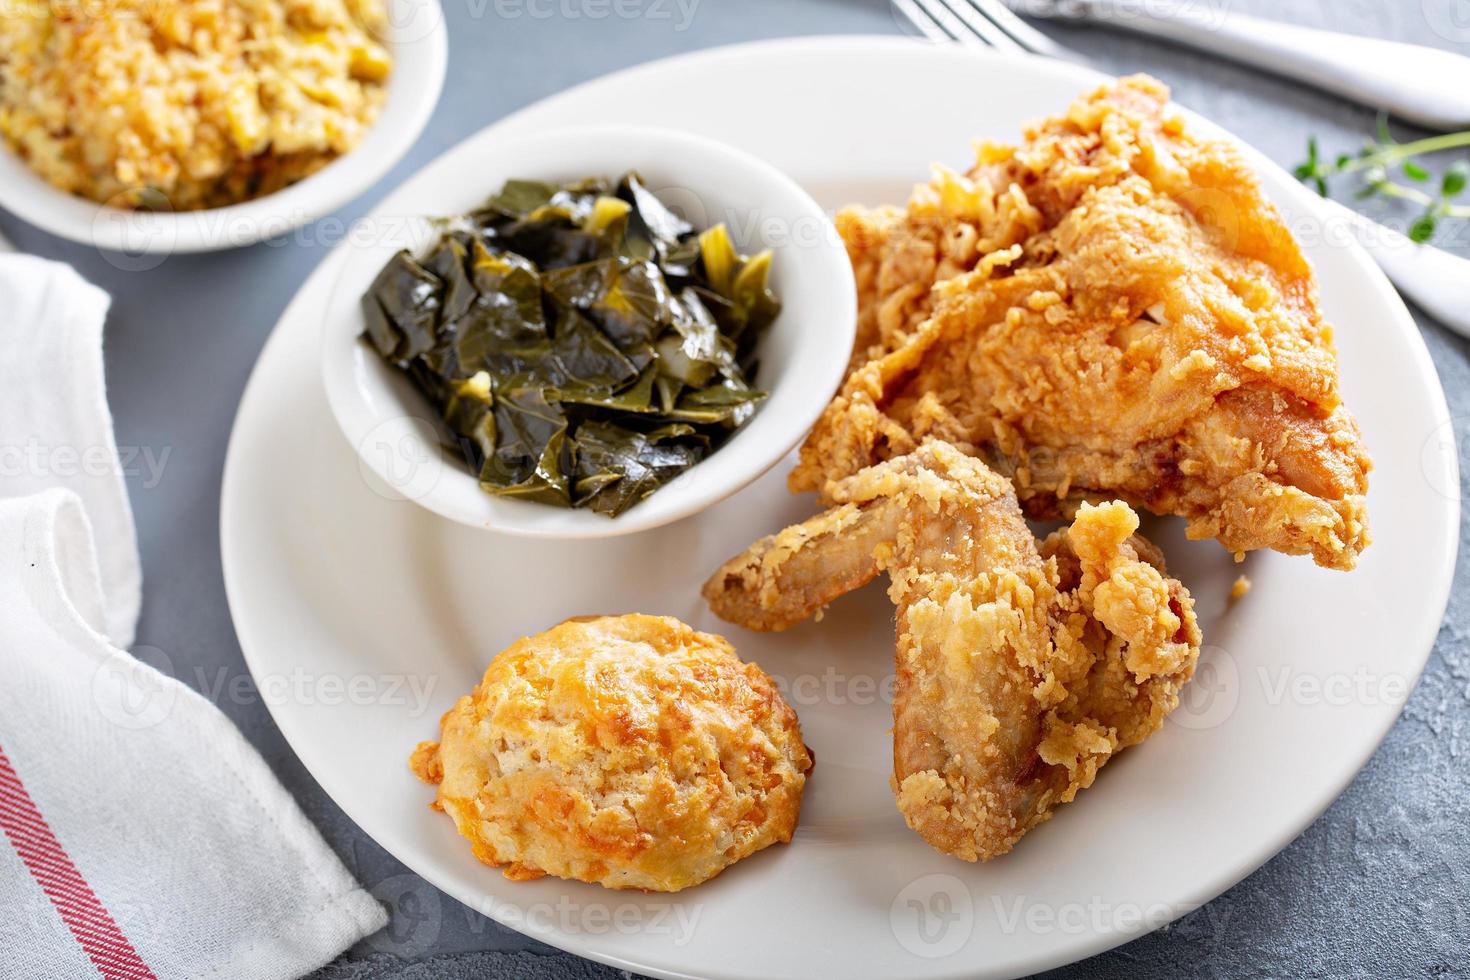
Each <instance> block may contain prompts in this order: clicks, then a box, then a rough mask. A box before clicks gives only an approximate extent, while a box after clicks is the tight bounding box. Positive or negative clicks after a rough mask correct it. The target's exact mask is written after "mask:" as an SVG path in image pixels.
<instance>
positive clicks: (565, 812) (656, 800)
mask: <svg viewBox="0 0 1470 980" xmlns="http://www.w3.org/2000/svg"><path fill="white" fill-rule="evenodd" d="M441 729H442V732H441V736H440V741H439V742H437V743H434V742H425V743H423V744H422V745H420V746H419V747H418V749H417V750H416V751H415V752H414V754H413V758H412V760H411V763H410V764H411V767H412V768H413V771H414V772H415V773H416V774H417V775H418V776H419V778H421V779H423V780H424V781H425V782H429V783H437V784H438V785H439V791H438V794H437V796H436V798H435V803H434V805H435V806H436V807H437V808H439V809H441V810H444V811H445V812H447V813H448V814H449V815H450V817H452V818H453V820H454V823H455V826H456V827H458V829H459V832H460V833H461V834H463V835H464V836H465V837H467V838H468V839H469V840H470V842H471V844H472V845H473V847H474V853H475V856H476V857H478V858H479V859H480V860H481V861H484V862H485V863H486V864H491V865H505V866H506V868H505V875H506V877H508V878H519V879H524V878H536V877H540V876H541V875H543V874H552V875H558V876H560V877H563V878H575V879H579V880H581V881H590V882H595V883H598V884H602V885H605V886H607V887H608V888H642V889H648V890H651V891H678V890H680V889H682V888H687V887H689V886H690V885H697V884H699V883H700V882H702V881H705V880H707V879H709V878H712V877H714V876H715V875H717V874H719V873H720V872H721V871H722V870H724V869H725V868H726V867H728V866H729V865H731V864H734V863H735V862H736V861H739V860H740V859H741V858H743V857H746V856H748V855H750V854H754V853H755V852H756V851H759V850H761V849H762V848H764V847H767V846H769V845H771V844H775V843H785V842H787V841H789V840H791V835H792V833H793V832H794V831H795V829H796V821H797V816H798V814H799V811H800V808H801V795H802V789H803V787H804V786H805V783H806V774H807V771H808V770H810V769H811V765H812V760H811V756H810V754H809V753H808V751H807V748H806V746H805V745H803V744H802V740H801V729H800V727H799V725H798V724H797V719H796V713H795V712H794V711H792V710H791V707H790V706H789V705H787V703H786V702H785V700H783V699H782V697H781V694H780V692H779V691H777V690H776V687H775V684H774V683H773V682H772V681H771V679H770V678H769V677H768V676H766V674H765V673H764V672H763V671H762V670H761V669H760V668H759V667H757V666H756V665H754V664H748V663H743V662H742V661H741V660H740V659H739V658H738V657H737V656H736V655H735V651H734V649H733V648H732V647H731V646H730V644H729V643H727V642H726V641H725V640H724V639H722V638H720V637H718V636H713V635H711V634H708V633H700V632H696V631H695V630H694V629H692V628H690V627H688V626H686V625H685V624H683V623H681V622H679V621H678V620H677V619H672V618H669V617H665V616H643V615H626V616H589V617H581V618H578V619H572V620H568V621H567V622H565V623H562V624H560V625H559V626H555V627H553V628H552V629H549V630H547V631H546V632H544V633H540V634H537V635H536V636H530V637H526V638H524V639H521V640H517V641H516V642H515V643H513V644H511V645H510V646H509V647H507V648H506V649H505V650H504V651H502V652H501V653H500V654H499V655H498V656H497V657H496V658H495V659H494V661H492V662H491V664H490V666H489V668H488V669H487V670H486V671H485V676H484V679H483V680H481V682H480V684H479V686H477V687H476V688H475V690H474V691H473V692H472V693H470V694H468V695H466V696H465V697H463V698H461V699H460V700H459V703H458V704H456V705H455V706H454V708H453V709H451V710H450V711H449V712H448V713H447V714H445V716H444V718H443V721H442V722H441Z"/></svg>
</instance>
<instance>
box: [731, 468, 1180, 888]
mask: <svg viewBox="0 0 1470 980" xmlns="http://www.w3.org/2000/svg"><path fill="white" fill-rule="evenodd" d="M828 497H829V498H830V499H831V500H832V502H833V504H834V506H833V508H832V509H831V510H829V511H827V512H826V513H823V514H819V515H818V516H816V517H813V518H812V519H811V520H809V521H806V522H805V523H802V524H798V525H795V526H793V527H789V528H787V529H786V530H784V531H782V532H780V533H779V534H775V535H772V536H770V537H767V538H763V539H762V540H760V541H758V542H756V543H755V544H754V545H752V546H751V548H750V549H749V550H747V551H746V552H745V553H744V554H742V555H739V556H737V557H735V558H732V559H731V560H730V561H729V562H727V563H726V564H725V565H724V566H723V567H722V568H720V569H719V571H717V572H716V573H715V574H714V575H713V576H712V577H711V578H710V580H709V581H708V582H707V583H706V584H705V586H704V595H705V598H706V599H707V600H708V601H709V603H710V607H711V608H712V609H713V610H714V611H715V613H716V614H717V615H719V616H720V617H721V618H723V619H726V620H728V621H730V622H734V623H739V624H741V625H744V626H747V627H749V628H751V629H757V630H781V629H785V628H787V627H789V626H791V625H794V624H795V623H797V622H799V621H800V620H802V619H805V618H807V617H809V616H811V615H813V614H815V613H816V612H818V611H819V610H820V609H821V608H822V607H823V606H825V605H826V604H827V603H829V602H831V601H832V600H833V599H835V598H837V597H838V596H840V595H842V594H843V593H845V592H848V591H850V590H852V589H854V588H857V587H858V586H860V585H862V584H864V583H866V582H868V581H870V580H871V579H873V578H874V577H875V576H877V575H878V574H879V573H882V572H886V573H888V575H889V578H890V585H889V590H888V591H889V596H890V597H891V598H892V600H893V602H894V604H895V606H896V607H897V614H898V615H897V661H896V672H897V677H896V681H897V683H896V688H895V696H894V705H893V788H894V791H895V793H896V795H897V799H898V808H899V810H900V811H901V812H902V813H903V816H904V819H905V820H906V821H907V822H908V824H909V826H910V827H912V828H913V829H914V830H916V831H917V832H918V833H919V834H920V835H921V836H922V837H923V838H924V839H925V840H926V841H928V842H929V843H930V844H931V845H933V846H934V847H935V848H937V849H939V850H940V851H943V852H945V853H947V854H952V855H954V856H956V857H959V858H963V859H964V860H967V861H974V860H985V859H989V858H992V857H995V856H997V855H999V854H1004V853H1005V852H1006V851H1008V850H1010V849H1011V848H1012V847H1013V846H1014V845H1015V843H1016V842H1017V841H1018V840H1019V839H1020V838H1021V837H1022V835H1024V834H1025V833H1026V832H1027V831H1028V830H1030V829H1031V828H1032V827H1035V826H1036V825H1037V824H1040V823H1042V822H1044V821H1045V820H1047V819H1048V818H1049V817H1050V816H1051V814H1052V811H1053V810H1054V809H1055V808H1056V807H1057V806H1058V805H1060V804H1062V803H1066V802H1069V801H1070V800H1072V799H1073V798H1074V797H1075V796H1076V795H1077V793H1078V792H1079V791H1080V790H1082V789H1085V788H1087V787H1088V786H1090V785H1092V782H1093V779H1094V778H1095V777H1096V775H1097V771H1098V769H1099V768H1101V767H1102V765H1103V764H1104V763H1106V762H1107V760H1108V759H1110V758H1111V757H1112V756H1113V755H1114V754H1115V753H1116V752H1118V751H1119V750H1120V749H1123V748H1125V747H1127V746H1130V745H1136V744H1137V743H1139V742H1141V741H1143V740H1144V739H1145V738H1147V737H1148V736H1149V735H1150V734H1152V733H1153V732H1154V731H1157V730H1158V728H1159V726H1160V725H1161V724H1162V723H1163V719H1164V717H1165V715H1167V714H1168V713H1169V712H1170V711H1171V710H1173V708H1174V707H1175V706H1176V705H1177V703H1178V694H1179V688H1180V687H1181V685H1183V684H1184V683H1185V681H1187V680H1188V679H1189V677H1190V675H1191V674H1192V673H1193V670H1194V664H1195V661H1196V659H1197V657H1198V654H1199V645H1200V632H1199V627H1198V624H1197V623H1196V621H1195V616H1194V607H1193V601H1192V600H1191V598H1190V596H1189V593H1188V592H1187V591H1186V590H1185V588H1184V587H1183V586H1182V585H1180V584H1179V583H1178V582H1177V581H1175V580H1173V579H1170V578H1168V577H1166V575H1165V573H1164V566H1163V560H1162V558H1161V556H1160V555H1159V553H1158V551H1157V550H1156V549H1155V548H1154V547H1153V546H1152V545H1151V544H1149V543H1148V542H1147V541H1145V540H1143V539H1142V538H1140V537H1138V536H1137V535H1136V534H1135V533H1134V532H1135V531H1136V529H1137V527H1138V518H1137V517H1136V516H1135V515H1134V513H1133V512H1132V511H1131V510H1129V508H1128V507H1127V505H1125V504H1123V503H1119V502H1113V503H1106V504H1101V505H1099V506H1096V507H1094V506H1090V505H1087V504H1083V505H1082V506H1081V507H1080V509H1079V510H1078V513H1077V516H1076V519H1075V521H1074V522H1073V523H1072V525H1071V527H1070V528H1068V529H1066V530H1063V531H1059V532H1057V533H1056V534H1053V535H1052V536H1051V537H1049V538H1048V539H1047V540H1046V541H1045V542H1044V543H1043V544H1042V545H1041V547H1040V549H1039V550H1038V546H1037V541H1036V539H1035V538H1034V537H1032V535H1031V531H1030V529H1029V528H1028V527H1027V525H1026V522H1025V520H1024V519H1023V518H1022V516H1021V510H1020V507H1019V505H1018V504H1017V501H1016V497H1015V494H1014V493H1013V491H1012V489H1011V485H1010V483H1009V481H1007V480H1006V479H1005V478H1004V477H1003V476H1001V475H999V474H997V473H995V472H994V471H992V470H990V469H988V468H987V467H986V466H985V464H984V463H982V462H981V461H980V460H979V459H976V458H975V457H973V456H970V455H967V454H965V453H962V452H960V451H958V450H956V449H955V448H954V447H952V446H949V445H947V444H945V443H940V442H929V443H925V444H923V445H921V446H919V447H917V448H916V449H915V451H914V452H912V453H909V454H907V455H904V456H902V457H899V458H896V459H893V460H889V461H887V462H884V463H880V464H878V465H875V466H872V467H869V468H868V469H865V470H862V471H861V472H859V473H857V474H855V475H853V476H851V477H848V478H845V479H843V480H839V481H836V482H834V483H832V484H830V485H829V487H828Z"/></svg>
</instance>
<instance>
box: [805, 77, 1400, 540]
mask: <svg viewBox="0 0 1470 980" xmlns="http://www.w3.org/2000/svg"><path fill="white" fill-rule="evenodd" d="M838 227H839V228H840V230H841V231H842V234H843V236H844V239H845V240H846V242H847V246H848V251H849V255H850V256H851V258H852V261H853V266H854V269H855V270H856V273H857V282H858V288H859V309H860V313H859V320H860V322H859V330H858V347H857V348H856V349H855V351H854V357H853V363H854V370H853V372H852V373H851V375H850V376H849V378H848V379H847V382H846V383H845V384H844V386H843V388H842V390H841V392H840V393H839V394H838V396H837V398H836V399H835V400H834V401H833V402H832V404H831V405H830V406H829V408H828V409H827V411H826V413H825V414H824V415H823V417H822V419H821V420H820V421H819V422H818V423H817V425H816V427H815V428H814V429H813V431H812V433H811V434H810V436H809V437H808V439H807V442H806V444H805V445H804V446H803V447H802V452H801V462H800V465H799V466H798V467H797V469H796V470H795V471H794V472H793V473H792V475H791V487H792V489H793V490H817V491H824V492H826V496H827V497H828V498H829V499H831V494H830V492H827V488H829V487H830V485H831V481H833V480H838V479H841V478H842V477H845V476H848V475H850V474H852V473H855V472H857V471H858V470H860V469H862V468H863V467H865V466H868V465H870V464H872V463H875V462H878V461H880V460H884V459H890V458H893V457H896V456H901V455H903V454H904V453H907V452H911V451H912V450H913V449H914V448H915V447H916V446H917V445H919V444H920V443H921V442H922V441H923V440H924V439H926V438H937V439H944V440H946V441H949V442H951V443H953V444H954V445H956V446H958V447H960V448H961V449H963V450H964V451H966V452H970V453H974V454H977V455H979V456H981V457H982V458H984V459H985V460H986V461H987V462H988V463H990V464H991V465H992V466H993V467H995V468H996V469H997V470H999V471H1000V472H1002V473H1003V474H1005V475H1007V476H1009V477H1011V478H1012V479H1013V480H1014V481H1015V485H1016V491H1017V494H1018V495H1019V498H1020V500H1021V503H1022V506H1023V507H1024V508H1025V510H1026V512H1027V513H1028V514H1029V515H1031V516H1033V517H1038V518H1054V517H1059V516H1065V515H1067V514H1070V513H1072V512H1073V511H1074V509H1075V507H1076V504H1077V503H1078V502H1079V501H1084V500H1099V499H1110V498H1113V497H1120V498H1122V499H1124V500H1126V501H1128V502H1129V503H1130V504H1132V505H1133V506H1136V507H1142V508H1146V509H1147V510H1150V511H1152V512H1154V513H1160V514H1176V515H1179V516H1182V517H1184V518H1186V519H1187V520H1188V522H1189V524H1188V532H1189V534H1190V536H1191V537H1195V538H1206V537H1214V538H1218V539H1219V540H1220V542H1221V543H1222V544H1223V545H1224V546H1225V547H1226V548H1228V549H1230V550H1231V551H1233V552H1236V553H1237V554H1239V553H1242V552H1245V551H1249V550H1252V549H1256V548H1274V549H1276V550H1278V551H1283V552H1286V553H1288V554H1310V555H1311V556H1312V557H1313V558H1314V559H1315V560H1316V561H1317V563H1318V564H1320V565H1324V566H1327V567H1330V568H1340V569H1349V568H1352V567H1353V566H1354V565H1355V564H1356V562H1357V558H1358V555H1359V553H1360V552H1361V551H1362V549H1363V548H1364V547H1366V546H1367V544H1368V542H1369V532H1368V518H1367V512H1366V493H1367V486H1368V484H1367V474H1368V471H1369V469H1370V468H1371V463H1370V462H1369V459H1368V455H1367V452H1366V451H1365V449H1364V447H1363V444H1362V439H1361V435H1360V433H1359V431H1358V426H1357V423H1356V422H1355V421H1354V419H1353V417H1352V415H1351V414H1350V413H1349V412H1348V410H1347V409H1346V408H1345V407H1344V406H1343V404H1342V400H1341V396H1340V394H1339V391H1338V375H1337V358H1336V353H1335V351H1334V349H1333V345H1332V331H1331V328H1330V327H1329V326H1328V325H1327V324H1326V323H1325V322H1324V321H1323V318H1322V315H1321V312H1320V310H1319V309H1318V305H1317V289H1316V283H1315V281H1314V278H1313V275H1312V271H1311V268H1310V266H1309V265H1308V263H1307V261H1306V259H1305V258H1304V257H1303V256H1302V254H1301V251H1300V249H1299V248H1298V247H1297V245H1296V242H1295V241H1294V240H1293V239H1292V237H1291V234H1290V232H1289V231H1288V229H1287V227H1286V226H1285V224H1284V223H1283V222H1282V219H1281V217H1280V215H1279V214H1278V213H1277V211H1276V209H1275V208H1274V207H1273V206H1272V205H1271V204H1270V203H1269V202H1268V201H1266V200H1265V198H1264V197H1263V196H1262V195H1261V191H1260V187H1259V184H1258V181H1257V179H1256V176H1255V174H1254V173H1253V172H1252V171H1251V169H1250V167H1249V165H1248V164H1247V163H1246V162H1245V161H1244V159H1243V158H1242V157H1241V156H1240V155H1239V154H1238V153H1237V152H1236V151H1235V150H1234V149H1233V148H1232V147H1230V146H1229V145H1228V144H1225V143H1223V142H1220V141H1217V140H1214V139H1208V138H1203V137H1201V136H1199V135H1197V134H1195V133H1193V132H1191V131H1190V130H1189V129H1188V128H1187V127H1186V126H1185V124H1184V122H1183V120H1182V118H1181V117H1180V116H1179V115H1178V114H1177V113H1176V112H1174V111H1172V110H1170V109H1169V108H1168V90H1167V89H1165V88H1164V86H1163V85H1161V84H1160V83H1158V82H1156V81H1153V80H1152V79H1147V78H1142V77H1136V78H1130V79H1125V80H1123V81H1121V82H1119V83H1117V84H1116V85H1112V86H1106V87H1103V88H1100V89H1098V90H1097V91H1096V92H1094V93H1092V94H1091V95H1090V96H1087V97H1086V98H1083V99H1081V100H1079V101H1078V102H1077V103H1075V104H1074V105H1073V106H1072V107H1071V108H1070V109H1069V110H1068V111H1067V112H1066V113H1065V114H1063V115H1060V116H1058V117H1055V118H1052V119H1048V120H1046V121H1045V122H1043V123H1040V124H1037V125H1035V126H1033V127H1031V128H1030V129H1029V130H1028V131H1027V133H1026V141H1025V142H1024V143H1023V144H1022V145H1021V146H1019V147H1003V146H997V145H992V144H982V145H981V146H980V148H979V151H978V162H977V163H976V165H975V166H974V168H972V169H971V170H970V171H969V172H968V173H967V174H963V175H961V174H955V173H952V172H950V171H947V170H943V169H940V170H939V171H938V173H937V174H936V176H935V178H934V179H933V180H932V181H931V182H930V183H928V184H926V185H922V186H920V187H919V188H917V189H916V190H915V191H914V194H913V196H912V197H911V198H910V200H909V203H908V207H907V208H906V209H904V210H897V209H894V208H880V209H878V210H876V211H861V210H854V209H850V210H848V211H846V212H844V213H843V214H842V215H840V216H839V220H838Z"/></svg>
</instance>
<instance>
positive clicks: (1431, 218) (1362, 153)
mask: <svg viewBox="0 0 1470 980" xmlns="http://www.w3.org/2000/svg"><path fill="white" fill-rule="evenodd" d="M1462 147H1470V131H1467V132H1463V133H1446V134H1444V135H1442V136H1431V137H1428V138H1427V139H1421V140H1414V141H1413V142H1410V143H1400V142H1398V141H1397V140H1395V139H1394V138H1393V134H1392V133H1390V132H1389V128H1388V119H1387V117H1384V116H1380V117H1379V118H1378V134H1377V137H1376V138H1375V139H1373V140H1370V141H1369V142H1368V143H1367V144H1366V145H1364V147H1363V148H1362V149H1361V150H1359V151H1358V153H1357V155H1353V154H1350V153H1343V154H1340V155H1338V156H1337V157H1334V158H1332V159H1328V158H1327V157H1325V156H1323V155H1322V153H1321V150H1320V148H1319V147H1318V144H1317V138H1316V137H1315V136H1313V137H1311V138H1309V139H1308V140H1307V159H1306V160H1304V161H1302V162H1301V163H1299V164H1298V165H1297V167H1296V169H1295V171H1293V172H1294V173H1295V174H1296V176H1297V178H1298V179H1300V180H1301V181H1303V182H1304V183H1306V184H1308V185H1310V186H1312V187H1314V188H1315V189H1316V190H1317V193H1319V194H1321V195H1322V196H1323V197H1327V196H1328V183H1327V182H1328V180H1330V179H1331V178H1333V177H1338V176H1342V175H1344V174H1359V175H1361V182H1360V185H1359V187H1358V190H1357V193H1356V195H1355V196H1356V197H1357V198H1358V199H1359V200H1362V199H1365V198H1370V197H1387V198H1394V199H1397V200H1401V201H1409V202H1411V203H1413V204H1417V205H1419V206H1420V207H1421V208H1423V210H1422V211H1421V212H1420V213H1419V216H1418V217H1416V218H1415V219H1414V221H1413V222H1412V223H1411V224H1410V225H1409V231H1408V235H1409V238H1410V239H1412V240H1413V241H1416V242H1419V243H1421V244H1422V243H1424V242H1427V241H1429V240H1430V239H1431V238H1433V237H1434V233H1435V231H1436V230H1437V229H1438V228H1439V226H1440V223H1441V222H1442V221H1444V220H1446V219H1467V218H1470V204H1461V203H1456V202H1457V201H1458V200H1459V199H1460V198H1461V197H1462V196H1463V195H1464V193H1465V190H1466V188H1467V186H1470V159H1467V160H1457V161H1455V162H1454V163H1453V164H1451V165H1450V166H1449V168H1448V169H1446V170H1445V171H1444V173H1443V174H1442V175H1440V178H1439V181H1438V183H1437V184H1436V182H1435V179H1434V175H1433V174H1432V173H1431V172H1430V171H1429V170H1428V169H1427V168H1426V167H1425V166H1424V165H1423V164H1421V163H1420V162H1419V160H1418V158H1421V157H1424V156H1426V155H1428V154H1432V153H1442V152H1444V151H1446V150H1455V149H1459V148H1462ZM1395 171H1397V172H1398V173H1401V174H1402V175H1403V177H1404V178H1405V180H1406V181H1407V183H1406V182H1404V181H1400V180H1395V179H1394V177H1395Z"/></svg>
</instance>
